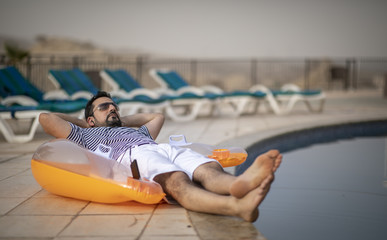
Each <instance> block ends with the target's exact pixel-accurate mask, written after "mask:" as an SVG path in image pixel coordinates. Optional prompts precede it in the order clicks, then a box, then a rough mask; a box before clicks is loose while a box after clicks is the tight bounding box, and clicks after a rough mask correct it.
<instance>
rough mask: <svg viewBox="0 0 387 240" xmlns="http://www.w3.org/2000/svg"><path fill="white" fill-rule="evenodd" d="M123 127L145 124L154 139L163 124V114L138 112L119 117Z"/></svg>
mask: <svg viewBox="0 0 387 240" xmlns="http://www.w3.org/2000/svg"><path fill="white" fill-rule="evenodd" d="M121 122H122V125H123V126H125V127H141V126H143V125H145V126H146V127H147V128H148V130H149V133H150V134H151V136H152V138H153V139H156V138H157V136H158V135H159V133H160V130H161V127H162V126H163V124H164V116H163V115H162V114H160V113H138V114H134V115H130V116H124V117H121Z"/></svg>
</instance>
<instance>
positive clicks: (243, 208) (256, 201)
mask: <svg viewBox="0 0 387 240" xmlns="http://www.w3.org/2000/svg"><path fill="white" fill-rule="evenodd" d="M272 180H273V175H269V176H267V177H266V178H265V179H264V180H263V181H262V183H261V185H260V186H259V187H257V188H256V189H254V190H252V191H250V192H249V193H248V194H247V195H246V196H245V197H243V198H241V199H237V200H238V203H237V206H238V207H240V209H239V210H238V214H237V216H239V217H241V218H243V219H244V220H245V221H248V222H254V221H255V220H257V219H258V216H259V210H258V206H259V205H260V204H261V202H262V201H263V200H264V199H265V197H266V195H267V193H268V192H269V189H270V185H271V182H272Z"/></svg>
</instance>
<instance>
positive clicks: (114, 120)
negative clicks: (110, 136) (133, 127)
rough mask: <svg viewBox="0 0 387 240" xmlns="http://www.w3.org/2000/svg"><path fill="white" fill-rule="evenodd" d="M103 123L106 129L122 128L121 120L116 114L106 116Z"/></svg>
mask: <svg viewBox="0 0 387 240" xmlns="http://www.w3.org/2000/svg"><path fill="white" fill-rule="evenodd" d="M105 122H106V126H107V127H122V122H121V119H120V117H119V116H118V114H117V113H116V112H111V113H110V114H109V115H107V117H106V121H105Z"/></svg>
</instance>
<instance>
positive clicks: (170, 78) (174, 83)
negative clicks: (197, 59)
mask: <svg viewBox="0 0 387 240" xmlns="http://www.w3.org/2000/svg"><path fill="white" fill-rule="evenodd" d="M157 74H158V75H160V77H161V78H162V79H164V80H165V82H166V83H167V84H168V87H169V88H170V89H173V90H178V89H180V88H182V87H187V86H189V84H188V83H187V82H186V81H185V80H184V79H182V78H181V77H180V75H179V74H177V73H176V72H175V71H169V72H165V73H164V72H160V71H157Z"/></svg>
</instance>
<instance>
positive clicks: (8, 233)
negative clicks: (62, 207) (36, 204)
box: [0, 216, 72, 238]
mask: <svg viewBox="0 0 387 240" xmlns="http://www.w3.org/2000/svg"><path fill="white" fill-rule="evenodd" d="M71 219H72V217H71V216H3V217H1V218H0V237H3V238H7V237H8V238H10V237H25V238H34V237H39V238H43V237H55V236H56V235H57V234H58V233H59V232H60V231H62V229H63V228H64V227H65V226H66V225H67V224H68V223H69V222H70V221H71Z"/></svg>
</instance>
